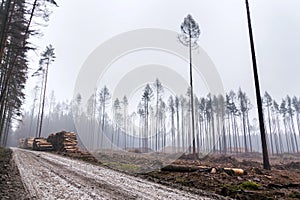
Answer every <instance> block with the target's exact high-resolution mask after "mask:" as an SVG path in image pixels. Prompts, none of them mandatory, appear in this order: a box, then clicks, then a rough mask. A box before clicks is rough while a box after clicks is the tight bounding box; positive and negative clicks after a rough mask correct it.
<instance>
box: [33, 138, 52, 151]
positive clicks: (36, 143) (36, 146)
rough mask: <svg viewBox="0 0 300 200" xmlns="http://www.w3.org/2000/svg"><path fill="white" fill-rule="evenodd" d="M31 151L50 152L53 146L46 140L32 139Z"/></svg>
mask: <svg viewBox="0 0 300 200" xmlns="http://www.w3.org/2000/svg"><path fill="white" fill-rule="evenodd" d="M33 150H37V151H51V150H53V146H52V144H51V143H50V142H48V141H47V139H46V138H42V137H40V138H34V139H33Z"/></svg>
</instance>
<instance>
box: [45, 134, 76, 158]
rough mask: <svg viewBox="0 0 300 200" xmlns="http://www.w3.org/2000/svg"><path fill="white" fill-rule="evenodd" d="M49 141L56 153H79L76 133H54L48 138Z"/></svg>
mask: <svg viewBox="0 0 300 200" xmlns="http://www.w3.org/2000/svg"><path fill="white" fill-rule="evenodd" d="M47 141H48V142H50V143H51V144H52V145H53V149H54V150H55V151H60V152H69V153H74V152H78V151H79V149H78V147H77V144H78V140H77V137H76V133H73V132H66V131H61V132H58V133H52V134H51V135H49V137H48V138H47Z"/></svg>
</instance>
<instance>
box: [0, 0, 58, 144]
mask: <svg viewBox="0 0 300 200" xmlns="http://www.w3.org/2000/svg"><path fill="white" fill-rule="evenodd" d="M51 6H57V4H56V2H55V1H54V0H45V1H38V0H34V1H25V0H2V1H1V5H0V64H1V68H0V91H1V93H0V138H1V144H2V145H4V146H5V145H6V143H7V140H8V136H9V134H10V133H11V128H12V125H13V123H17V122H18V121H19V120H21V119H22V115H23V114H22V105H23V103H24V100H25V97H26V95H25V90H24V89H25V84H26V81H27V79H28V76H29V75H28V72H29V70H30V67H29V58H28V53H29V51H35V50H36V49H37V46H36V45H35V44H33V43H31V42H30V37H41V32H40V31H39V29H40V28H41V27H44V26H46V25H47V22H48V21H49V17H50V15H51V11H50V10H49V7H51Z"/></svg>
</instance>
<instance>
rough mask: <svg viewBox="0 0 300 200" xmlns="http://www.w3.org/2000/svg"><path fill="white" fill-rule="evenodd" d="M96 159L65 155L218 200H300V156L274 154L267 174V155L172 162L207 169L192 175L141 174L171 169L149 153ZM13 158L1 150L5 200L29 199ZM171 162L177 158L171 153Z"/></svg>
mask: <svg viewBox="0 0 300 200" xmlns="http://www.w3.org/2000/svg"><path fill="white" fill-rule="evenodd" d="M93 155H96V158H97V159H91V157H90V155H89V156H86V155H85V156H80V155H72V154H70V155H69V154H64V156H67V157H72V158H76V159H80V160H85V161H88V162H89V163H92V164H94V165H100V166H102V167H107V168H112V169H114V170H116V171H121V172H123V173H125V174H130V175H133V176H136V177H140V178H143V179H146V180H150V181H152V182H155V183H159V184H162V185H166V186H169V187H172V188H177V189H179V190H181V191H188V192H189V193H194V194H198V195H201V196H206V197H210V198H213V199H215V198H219V199H222V196H223V197H224V198H226V199H230V198H233V199H256V200H259V199H300V155H299V154H298V155H297V154H284V155H281V156H273V157H272V156H271V157H270V161H271V165H272V169H271V170H270V171H269V170H263V166H262V163H261V160H262V157H261V154H258V153H253V154H240V155H226V156H225V155H209V156H205V157H202V158H200V159H195V158H194V157H191V156H189V155H187V156H181V157H180V158H178V159H176V160H173V161H172V162H171V163H169V160H167V161H166V162H167V163H168V164H169V165H174V166H176V167H178V166H179V167H180V166H183V168H184V169H186V168H187V167H188V169H195V167H200V168H201V170H192V171H188V172H184V171H176V170H175V171H172V170H171V171H168V170H159V169H156V170H152V171H151V170H150V171H149V170H146V171H144V170H141V166H146V165H148V166H155V168H157V167H158V166H166V165H165V163H164V162H165V160H155V159H153V158H155V157H151V159H149V157H147V156H145V154H139V153H136V154H133V155H132V154H130V156H129V154H128V155H127V153H124V152H113V153H109V152H97V153H96V154H93ZM176 156H177V155H176ZM176 156H174V157H176ZM11 158H12V153H11V150H9V149H0V180H1V184H0V197H1V199H28V196H27V194H26V191H25V189H24V187H23V184H22V181H21V178H20V174H19V170H18V169H17V168H16V164H15V163H14V162H13V159H11ZM38 158H39V157H38ZM168 158H173V157H172V155H169V156H168ZM171 160H172V159H171ZM155 168H151V169H155ZM224 168H239V169H242V170H243V171H244V173H243V174H239V175H235V174H234V173H229V172H228V171H226V170H224ZM170 169H173V168H170ZM174 169H176V168H174ZM202 169H204V170H202ZM203 191H204V192H203ZM211 194H212V195H211ZM213 194H217V196H214V195H213ZM220 196H221V197H220Z"/></svg>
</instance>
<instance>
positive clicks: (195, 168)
mask: <svg viewBox="0 0 300 200" xmlns="http://www.w3.org/2000/svg"><path fill="white" fill-rule="evenodd" d="M161 171H169V172H196V171H199V172H210V171H211V167H205V166H188V165H167V166H165V167H163V168H162V169H161Z"/></svg>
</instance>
